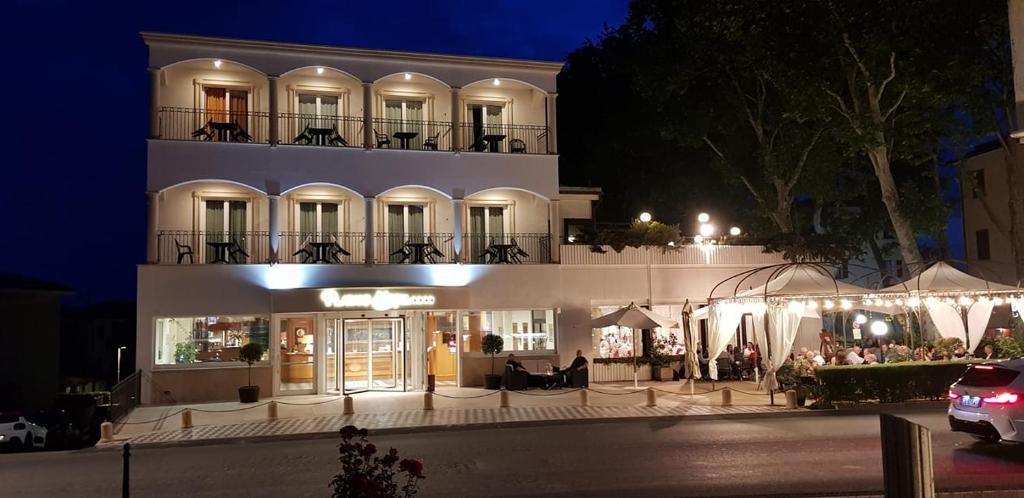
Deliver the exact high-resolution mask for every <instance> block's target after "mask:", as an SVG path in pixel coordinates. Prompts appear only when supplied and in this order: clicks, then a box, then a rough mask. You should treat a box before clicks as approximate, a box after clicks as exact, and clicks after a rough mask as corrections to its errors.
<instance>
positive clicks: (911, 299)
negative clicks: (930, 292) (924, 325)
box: [907, 296, 921, 308]
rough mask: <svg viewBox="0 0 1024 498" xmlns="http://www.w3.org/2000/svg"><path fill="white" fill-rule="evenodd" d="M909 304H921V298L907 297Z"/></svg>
mask: <svg viewBox="0 0 1024 498" xmlns="http://www.w3.org/2000/svg"><path fill="white" fill-rule="evenodd" d="M907 306H910V307H911V308H916V307H918V306H921V298H919V297H917V296H913V297H911V298H910V299H907Z"/></svg>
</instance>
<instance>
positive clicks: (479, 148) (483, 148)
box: [469, 137, 490, 152]
mask: <svg viewBox="0 0 1024 498" xmlns="http://www.w3.org/2000/svg"><path fill="white" fill-rule="evenodd" d="M469 150H471V151H473V152H487V151H488V150H490V149H489V148H488V145H487V141H486V140H484V137H476V141H474V142H473V144H472V145H470V146H469Z"/></svg>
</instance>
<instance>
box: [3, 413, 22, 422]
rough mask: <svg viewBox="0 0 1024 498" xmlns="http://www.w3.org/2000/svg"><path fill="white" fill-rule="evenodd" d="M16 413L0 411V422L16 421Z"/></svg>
mask: <svg viewBox="0 0 1024 498" xmlns="http://www.w3.org/2000/svg"><path fill="white" fill-rule="evenodd" d="M18 415H19V414H17V413H0V424H10V423H12V422H17V421H18V418H19V417H18Z"/></svg>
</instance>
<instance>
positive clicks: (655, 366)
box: [649, 337, 673, 382]
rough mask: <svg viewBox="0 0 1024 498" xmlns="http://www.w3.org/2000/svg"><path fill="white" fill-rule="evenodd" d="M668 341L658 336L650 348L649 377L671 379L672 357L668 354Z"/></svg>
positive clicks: (662, 379)
mask: <svg viewBox="0 0 1024 498" xmlns="http://www.w3.org/2000/svg"><path fill="white" fill-rule="evenodd" d="M667 351H669V343H668V341H666V340H665V339H662V338H660V337H659V338H658V339H657V340H656V341H655V342H654V347H653V348H651V353H650V358H649V361H650V363H651V378H652V379H653V380H657V381H661V382H665V381H669V380H672V373H673V372H672V357H671V356H669V354H668V352H667Z"/></svg>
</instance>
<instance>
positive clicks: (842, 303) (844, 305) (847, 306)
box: [839, 299, 853, 310]
mask: <svg viewBox="0 0 1024 498" xmlns="http://www.w3.org/2000/svg"><path fill="white" fill-rule="evenodd" d="M839 307H840V308H842V309H844V310H848V309H850V308H853V303H851V302H850V301H847V300H846V299H843V300H840V301H839Z"/></svg>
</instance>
